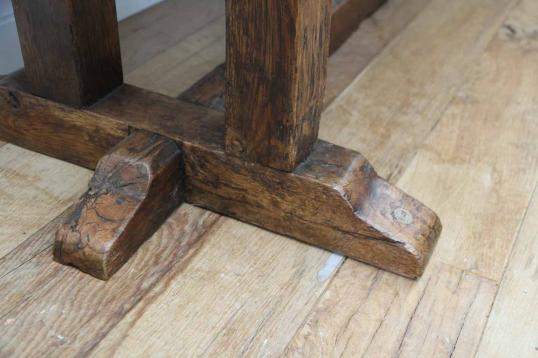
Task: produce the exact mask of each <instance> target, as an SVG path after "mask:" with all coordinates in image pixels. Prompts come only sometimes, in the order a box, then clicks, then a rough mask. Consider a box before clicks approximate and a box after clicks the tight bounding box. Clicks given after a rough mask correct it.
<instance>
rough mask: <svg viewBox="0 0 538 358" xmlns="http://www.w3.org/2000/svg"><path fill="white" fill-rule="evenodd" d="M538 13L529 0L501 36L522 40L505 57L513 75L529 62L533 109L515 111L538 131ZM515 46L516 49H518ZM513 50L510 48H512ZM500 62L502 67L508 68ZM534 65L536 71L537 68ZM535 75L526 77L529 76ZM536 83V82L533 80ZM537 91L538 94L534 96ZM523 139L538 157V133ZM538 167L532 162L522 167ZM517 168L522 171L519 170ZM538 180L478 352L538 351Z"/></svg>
mask: <svg viewBox="0 0 538 358" xmlns="http://www.w3.org/2000/svg"><path fill="white" fill-rule="evenodd" d="M536 14H538V4H537V3H536V2H535V1H532V0H523V1H521V3H520V4H519V5H518V7H517V8H516V9H515V10H514V11H513V12H512V13H511V15H510V16H509V17H508V19H507V20H506V21H505V23H504V26H503V31H502V32H501V34H500V36H501V37H503V38H505V39H508V43H509V44H508V45H509V46H517V47H518V50H512V51H514V52H516V51H517V52H518V55H516V56H514V57H515V58H514V62H512V63H511V64H510V65H508V61H512V59H511V57H509V56H511V54H509V53H506V54H505V55H503V59H501V60H500V61H502V62H504V63H506V65H505V67H508V66H510V67H511V68H512V70H511V71H509V72H510V73H511V74H512V75H514V74H513V72H514V71H517V72H520V71H521V70H516V68H517V67H522V66H528V68H529V69H528V72H527V71H526V72H525V73H524V74H521V75H519V76H518V78H519V81H521V82H530V83H529V84H528V85H527V86H528V91H529V92H528V93H526V94H525V95H522V94H521V92H520V91H517V92H516V94H515V95H516V96H517V95H518V94H520V96H518V97H514V98H516V99H517V101H523V103H525V104H527V105H528V108H527V109H524V108H521V111H518V112H516V113H514V116H516V115H519V116H528V117H534V118H533V120H534V124H533V127H534V131H533V133H536V127H538V123H537V122H536V117H535V116H534V115H533V114H532V113H533V108H535V106H536V103H537V102H538V99H537V97H536V84H537V81H538V80H536V75H537V73H538V65H537V64H536V61H537V57H538V55H537V54H536V51H535V49H536V48H537V45H538V42H537V41H536V35H535V29H536ZM512 51H510V52H512ZM507 52H508V51H507ZM522 58H524V60H522ZM502 70H504V68H499V69H498V70H497V71H499V72H500V71H502ZM530 71H534V72H533V73H532V74H531V73H530ZM525 74H526V76H529V75H530V76H534V78H524V77H523V76H524V75H525ZM533 83H534V88H531V86H532V85H533ZM529 96H533V100H531V99H529V98H528V97H529ZM518 145H521V146H530V149H531V150H532V149H533V150H534V158H535V159H534V160H535V161H536V160H538V159H537V158H538V145H537V144H536V136H535V137H534V139H533V138H531V142H530V144H529V143H528V142H525V141H521V142H519V144H518ZM521 169H522V170H525V171H526V170H532V168H521ZM515 174H517V173H515ZM537 185H538V184H536V182H535V187H534V194H533V197H532V200H531V203H530V205H529V206H528V208H527V211H526V214H525V218H524V220H523V222H522V224H521V226H520V228H519V233H518V235H517V239H516V242H515V246H514V249H513V251H512V255H511V257H510V260H509V263H508V266H507V268H506V270H505V272H504V275H503V278H502V281H501V285H500V288H499V292H498V294H497V298H496V300H495V304H494V306H493V309H492V312H491V315H490V318H489V320H488V323H487V326H486V329H485V331H484V335H483V337H482V341H481V344H480V347H479V350H478V354H477V356H478V357H535V356H537V355H538V324H537V322H538V313H537V312H536V303H537V302H538V285H537V279H538V236H537V235H538V187H537ZM503 205H504V204H503Z"/></svg>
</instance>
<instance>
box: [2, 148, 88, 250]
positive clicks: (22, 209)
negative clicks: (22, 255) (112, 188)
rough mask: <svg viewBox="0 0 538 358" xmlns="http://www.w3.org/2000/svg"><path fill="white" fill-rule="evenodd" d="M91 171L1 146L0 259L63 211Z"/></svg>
mask: <svg viewBox="0 0 538 358" xmlns="http://www.w3.org/2000/svg"><path fill="white" fill-rule="evenodd" d="M90 177H91V172H90V171H89V170H86V169H82V168H80V167H77V166H74V165H71V164H68V163H66V162H62V161H59V160H56V159H53V158H50V157H46V156H44V155H41V154H38V153H35V152H30V151H27V150H25V149H21V148H19V147H16V146H14V145H11V144H6V145H4V146H1V147H0V218H2V219H1V226H2V229H1V230H0V257H2V256H4V255H6V254H8V253H9V252H10V251H11V250H13V249H14V248H15V247H17V245H18V244H20V243H21V242H23V241H24V240H25V239H26V238H27V237H29V236H30V235H31V234H32V233H34V232H35V231H36V230H38V229H39V228H40V227H42V226H43V225H45V224H46V223H48V222H49V221H50V220H52V219H53V218H54V217H55V216H57V215H58V214H59V213H60V212H62V211H63V210H65V209H66V208H67V207H68V206H69V205H71V203H72V202H73V201H74V200H76V199H77V197H78V196H79V195H80V194H81V193H83V192H84V191H85V189H86V188H87V183H88V180H89V178H90Z"/></svg>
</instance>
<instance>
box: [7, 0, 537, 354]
mask: <svg viewBox="0 0 538 358" xmlns="http://www.w3.org/2000/svg"><path fill="white" fill-rule="evenodd" d="M223 12H224V1H222V0H175V1H168V2H165V3H162V4H161V5H158V6H157V7H154V8H152V9H150V10H148V11H146V12H144V13H142V14H139V15H137V16H135V17H133V18H131V19H128V20H127V21H125V22H123V23H122V24H121V25H120V28H121V29H120V31H121V36H122V50H123V59H124V66H125V71H126V74H127V76H126V77H127V81H128V82H129V83H132V84H135V85H139V86H142V87H146V88H149V89H152V90H154V91H158V92H161V93H164V94H167V95H170V96H177V95H178V94H180V93H181V92H182V91H184V90H185V89H187V88H188V87H189V86H190V85H191V84H193V83H194V82H195V81H196V80H197V79H199V78H200V77H201V76H202V75H204V74H205V73H206V72H208V71H209V70H211V69H212V68H213V67H214V66H216V65H218V64H219V63H221V62H222V61H223V59H224V35H225V34H224V17H223ZM537 34H538V2H537V1H536V0H473V1H469V0H450V1H446V0H389V1H388V3H387V4H386V5H385V6H384V7H383V8H382V9H381V10H380V11H379V12H378V13H376V14H375V15H374V16H373V18H371V19H369V20H367V21H366V22H365V23H363V25H362V26H361V28H360V29H359V31H358V32H357V33H356V34H355V35H354V36H353V37H352V39H350V41H349V42H348V43H346V45H345V46H344V47H343V48H342V49H341V50H340V51H339V52H337V53H336V54H335V55H334V56H333V57H332V58H331V64H330V71H329V88H328V93H327V104H329V103H330V105H329V106H328V108H327V110H326V111H325V113H324V117H323V120H322V125H321V137H322V138H323V139H326V140H330V141H333V142H336V143H338V144H340V145H344V146H347V147H350V148H353V149H356V150H359V151H361V152H362V153H363V154H364V155H366V156H367V157H368V158H369V159H370V160H371V162H372V163H373V164H374V166H375V167H376V168H377V170H378V172H379V173H380V174H382V175H383V176H385V177H387V178H389V179H390V181H391V182H393V183H396V184H397V185H398V186H400V187H401V188H403V189H404V190H406V191H407V192H408V193H410V194H412V195H413V196H415V197H417V198H419V199H420V200H421V201H423V202H424V203H426V204H427V205H429V206H430V207H432V208H433V209H434V210H436V211H437V213H438V214H439V215H440V217H441V219H442V221H443V224H444V231H443V234H442V236H441V238H440V241H439V244H438V245H437V248H436V250H435V253H434V255H433V258H432V260H431V262H430V265H429V267H428V269H427V271H426V273H425V274H424V276H423V277H422V278H421V279H420V280H418V281H411V280H408V279H405V278H402V277H398V276H395V275H393V274H389V273H386V272H382V271H379V270H377V269H375V268H372V267H370V266H367V265H364V264H361V263H358V262H355V261H351V260H344V259H343V258H342V257H340V256H338V255H334V254H330V253H328V252H325V251H323V250H320V249H317V248H313V247H310V246H307V245H305V244H302V243H299V242H297V241H294V240H290V239H287V238H284V237H281V236H278V235H275V234H271V233H269V232H266V231H264V230H261V229H258V228H255V227H252V226H249V225H246V224H243V223H240V222H237V221H235V220H232V219H228V218H225V217H221V216H219V215H217V214H214V213H211V212H207V211H205V210H202V209H198V208H195V207H192V206H189V205H183V206H182V207H181V208H180V209H178V210H177V211H176V212H175V213H174V214H173V215H172V217H170V219H169V220H168V221H167V223H166V224H165V225H164V226H163V227H162V228H161V229H160V230H159V231H158V232H157V233H156V234H155V235H154V237H153V238H152V239H151V240H150V241H148V242H147V243H146V244H145V245H144V246H143V247H142V248H141V250H140V251H139V252H138V253H137V254H136V255H135V257H134V258H133V259H132V260H131V261H130V262H129V263H128V264H127V265H126V266H125V267H124V268H123V269H122V270H121V271H119V272H118V274H117V275H116V276H114V277H113V279H111V280H110V281H109V282H107V283H104V282H101V281H98V280H95V279H93V278H91V277H89V276H86V275H84V274H82V273H80V272H78V271H77V270H75V269H73V268H69V267H64V266H61V265H58V264H56V263H54V262H53V261H52V253H51V244H52V241H53V237H54V232H55V229H56V227H57V224H58V222H59V221H60V220H61V219H62V215H63V214H62V213H63V212H64V211H65V210H66V209H67V208H68V207H69V206H70V205H72V204H73V203H74V202H75V199H76V198H77V197H78V196H79V195H81V194H82V193H83V191H84V190H85V188H86V185H87V181H88V179H89V178H90V176H91V174H92V173H91V172H90V171H88V170H85V169H81V168H78V167H75V166H73V165H70V164H66V163H63V162H59V161H57V160H54V159H51V158H47V157H44V156H42V155H39V154H36V153H32V152H29V151H26V150H24V149H21V148H18V147H15V146H13V145H10V144H4V143H0V356H2V357H15V356H36V357H44V356H47V357H48V356H62V357H67V356H75V355H77V356H78V355H91V356H113V355H114V356H118V357H123V356H128V357H131V356H174V357H190V356H214V357H228V356H263V357H273V356H280V355H288V356H302V357H333V356H346V357H360V356H368V357H394V356H402V357H448V356H454V357H472V356H475V355H476V356H479V357H488V358H489V357H538V309H537V305H538V190H537V189H536V188H537V182H538V35H537ZM66 150H67V149H66Z"/></svg>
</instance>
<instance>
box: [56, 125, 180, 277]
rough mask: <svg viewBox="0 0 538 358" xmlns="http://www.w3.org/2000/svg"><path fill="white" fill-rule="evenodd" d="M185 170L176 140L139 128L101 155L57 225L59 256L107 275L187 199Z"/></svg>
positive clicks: (95, 272)
mask: <svg viewBox="0 0 538 358" xmlns="http://www.w3.org/2000/svg"><path fill="white" fill-rule="evenodd" d="M183 174H184V173H183V164H182V156H181V151H180V149H179V147H178V146H177V144H176V143H175V142H173V141H172V140H170V139H167V138H165V137H162V136H160V135H158V134H152V133H149V132H145V131H135V132H134V133H133V134H131V135H130V136H129V137H127V138H126V139H124V140H123V141H121V142H120V143H119V144H118V145H117V146H116V147H114V148H112V150H111V151H110V152H109V153H108V154H107V155H106V156H104V157H103V158H101V160H99V163H98V164H97V168H96V169H95V174H94V176H93V178H92V179H91V181H90V184H89V189H88V191H87V192H86V193H85V194H84V195H83V196H82V197H81V198H80V201H79V202H78V203H77V204H76V205H75V207H74V209H73V211H72V212H71V213H70V215H69V216H68V217H67V219H66V220H65V221H64V222H63V223H62V225H61V226H60V228H59V229H58V232H57V234H56V240H55V243H54V259H55V260H56V261H58V262H60V263H62V264H68V265H73V266H76V267H78V268H79V269H81V270H82V271H84V272H87V273H89V274H90V275H92V276H95V277H97V278H100V279H102V280H108V279H109V278H110V277H111V276H112V275H113V274H114V273H115V272H116V271H118V270H119V269H120V268H121V267H122V266H123V264H125V262H127V260H129V258H130V257H131V256H132V255H133V254H134V253H135V252H136V250H137V249H138V248H139V247H140V245H142V244H143V243H144V241H146V240H147V239H148V238H149V237H150V236H151V235H153V233H154V232H155V231H156V230H157V229H158V228H159V227H160V226H161V225H162V224H163V222H164V221H165V220H166V219H167V218H168V216H169V215H170V214H171V213H172V211H174V210H175V209H176V208H177V207H178V206H179V205H180V204H181V203H182V202H183V197H184V194H183V191H184V184H183V181H184V177H183Z"/></svg>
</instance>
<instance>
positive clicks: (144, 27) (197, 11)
mask: <svg viewBox="0 0 538 358" xmlns="http://www.w3.org/2000/svg"><path fill="white" fill-rule="evenodd" d="M223 15H224V1H222V0H197V1H193V0H173V1H172V0H167V1H164V2H162V3H160V4H158V5H157V6H154V7H152V8H150V9H148V10H146V11H144V12H142V13H140V14H138V15H136V16H133V17H131V18H128V19H126V20H124V21H122V22H121V23H120V28H119V31H120V38H121V52H122V60H123V69H124V72H125V73H130V72H132V71H133V70H135V69H136V68H138V67H139V66H141V65H143V64H145V63H146V62H148V61H150V60H151V59H152V58H154V57H155V56H157V55H159V54H161V53H163V52H165V51H166V50H167V49H169V48H171V47H173V46H174V45H176V44H177V43H179V42H181V41H183V40H185V39H186V38H188V37H189V36H192V35H194V34H196V33H197V32H199V31H201V30H202V29H203V28H205V27H206V26H208V24H210V23H212V22H214V21H215V20H217V19H218V18H220V17H222V16H223Z"/></svg>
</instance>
